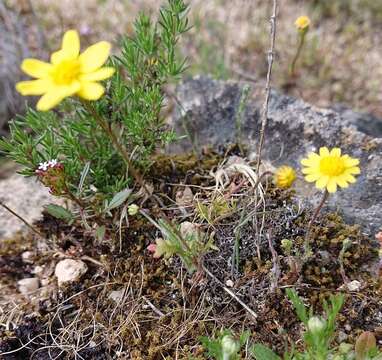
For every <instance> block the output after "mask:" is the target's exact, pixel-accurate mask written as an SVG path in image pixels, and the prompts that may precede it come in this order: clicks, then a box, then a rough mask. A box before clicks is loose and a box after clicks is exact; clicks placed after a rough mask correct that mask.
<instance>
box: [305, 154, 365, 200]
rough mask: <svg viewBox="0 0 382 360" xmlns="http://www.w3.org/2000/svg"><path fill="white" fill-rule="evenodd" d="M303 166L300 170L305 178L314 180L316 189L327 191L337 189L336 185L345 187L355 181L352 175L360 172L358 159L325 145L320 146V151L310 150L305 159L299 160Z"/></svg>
mask: <svg viewBox="0 0 382 360" xmlns="http://www.w3.org/2000/svg"><path fill="white" fill-rule="evenodd" d="M301 164H302V165H303V166H305V167H304V168H303V169H302V172H303V173H304V174H305V180H306V181H308V182H314V181H315V182H316V187H317V188H318V189H325V188H326V189H327V190H328V192H330V193H334V192H336V191H337V185H339V186H340V187H342V188H347V187H348V186H349V183H355V182H356V179H355V177H354V175H358V174H359V173H360V169H359V167H358V165H359V160H358V159H354V158H351V157H350V156H349V155H341V149H339V148H333V149H332V150H331V151H329V149H328V148H327V147H322V148H320V153H319V154H316V153H314V152H311V153H310V154H309V155H308V157H307V158H306V159H302V160H301Z"/></svg>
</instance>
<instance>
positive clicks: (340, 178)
mask: <svg viewBox="0 0 382 360" xmlns="http://www.w3.org/2000/svg"><path fill="white" fill-rule="evenodd" d="M337 184H338V185H339V186H341V187H342V188H347V187H349V184H348V183H347V181H346V177H345V176H343V175H341V176H338V177H337Z"/></svg>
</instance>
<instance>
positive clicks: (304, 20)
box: [294, 16, 310, 31]
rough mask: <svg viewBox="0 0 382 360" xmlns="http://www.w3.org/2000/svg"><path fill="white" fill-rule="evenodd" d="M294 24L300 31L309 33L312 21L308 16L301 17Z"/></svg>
mask: <svg viewBox="0 0 382 360" xmlns="http://www.w3.org/2000/svg"><path fill="white" fill-rule="evenodd" d="M294 24H295V25H296V28H297V30H298V31H307V30H308V28H309V25H310V19H309V18H308V17H307V16H300V17H298V18H297V20H296V21H295V23H294Z"/></svg>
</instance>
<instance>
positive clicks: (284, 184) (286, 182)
mask: <svg viewBox="0 0 382 360" xmlns="http://www.w3.org/2000/svg"><path fill="white" fill-rule="evenodd" d="M274 179H275V184H276V186H277V187H279V188H280V189H288V188H290V187H291V186H292V184H293V183H294V181H295V180H296V172H295V171H294V169H293V168H292V167H290V166H286V165H283V166H280V167H279V168H278V169H277V170H276V172H275V176H274Z"/></svg>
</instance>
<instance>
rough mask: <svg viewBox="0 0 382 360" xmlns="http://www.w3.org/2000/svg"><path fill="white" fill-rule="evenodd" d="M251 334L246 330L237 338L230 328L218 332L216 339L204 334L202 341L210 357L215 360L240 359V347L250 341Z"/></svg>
mask: <svg viewBox="0 0 382 360" xmlns="http://www.w3.org/2000/svg"><path fill="white" fill-rule="evenodd" d="M249 336H250V333H249V332H248V331H244V332H243V333H242V334H241V335H240V336H239V338H238V339H236V338H235V337H234V336H233V334H232V332H231V331H230V330H224V331H222V332H221V333H219V334H218V337H217V338H216V339H210V338H209V337H207V336H203V337H201V338H200V341H201V343H202V345H203V347H204V348H205V349H206V350H207V355H208V356H209V357H210V358H212V359H215V360H238V359H240V355H239V354H240V349H241V348H242V346H243V345H244V344H245V343H246V342H247V341H248V339H249Z"/></svg>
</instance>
